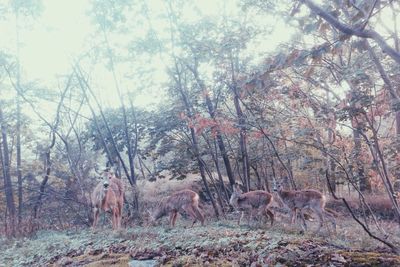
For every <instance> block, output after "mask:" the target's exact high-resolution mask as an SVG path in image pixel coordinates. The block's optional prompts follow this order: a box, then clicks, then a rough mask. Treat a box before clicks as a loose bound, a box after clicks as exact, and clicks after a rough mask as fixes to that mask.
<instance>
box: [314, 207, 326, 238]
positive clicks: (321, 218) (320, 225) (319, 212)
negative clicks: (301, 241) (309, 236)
mask: <svg viewBox="0 0 400 267" xmlns="http://www.w3.org/2000/svg"><path fill="white" fill-rule="evenodd" d="M313 210H314V212H315V213H316V214H317V215H318V220H319V225H318V229H317V231H315V233H316V234H317V233H319V231H320V230H321V227H322V225H323V223H324V216H323V215H322V213H323V212H322V210H321V209H313Z"/></svg>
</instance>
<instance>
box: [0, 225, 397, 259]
mask: <svg viewBox="0 0 400 267" xmlns="http://www.w3.org/2000/svg"><path fill="white" fill-rule="evenodd" d="M348 223H351V222H348ZM187 225H189V224H188V222H187V221H184V220H180V222H179V223H178V226H177V227H176V228H173V229H170V228H168V227H165V226H161V225H160V226H155V227H135V228H128V229H124V230H121V231H119V232H113V231H111V230H109V229H101V230H97V231H96V232H93V231H91V230H89V229H84V230H79V231H63V232H57V231H43V232H39V233H38V234H37V235H36V237H34V238H32V239H27V238H26V239H20V240H14V241H7V242H3V243H2V245H1V247H0V249H1V252H0V262H1V263H2V265H1V266H128V263H129V262H131V264H132V265H131V266H195V265H198V266H207V265H208V266H262V265H263V264H269V265H276V264H282V266H310V265H318V266H328V265H330V266H396V265H397V266H399V265H400V256H396V255H393V254H391V253H390V252H389V251H387V249H384V248H382V247H379V246H378V245H377V244H376V243H374V242H373V241H371V240H370V239H369V238H367V237H366V236H365V235H363V234H362V232H361V231H360V232H359V230H357V227H354V224H353V227H351V225H348V226H347V227H346V228H345V229H343V228H341V229H339V231H338V234H337V235H336V236H333V235H331V234H329V231H327V230H326V229H324V230H323V231H322V232H321V234H320V235H317V236H314V235H313V234H312V233H307V234H305V235H300V234H298V229H297V228H295V227H293V226H285V225H282V224H280V225H279V224H277V225H275V226H273V227H272V228H271V227H264V226H263V227H261V226H260V225H255V224H253V225H252V227H249V226H247V225H242V226H240V227H238V226H237V225H236V224H235V223H234V221H232V220H229V221H219V222H208V223H207V224H206V226H204V227H201V226H195V227H194V228H187ZM341 225H342V227H344V225H343V223H341ZM352 228H353V233H349V232H350V231H351V229H352ZM346 238H347V239H346ZM398 238H399V236H398ZM139 263H140V264H142V265H140V264H139Z"/></svg>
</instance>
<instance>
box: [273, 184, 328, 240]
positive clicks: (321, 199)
mask: <svg viewBox="0 0 400 267" xmlns="http://www.w3.org/2000/svg"><path fill="white" fill-rule="evenodd" d="M274 191H275V192H277V195H278V196H279V198H280V199H281V200H282V202H283V203H284V204H285V205H286V206H287V207H288V208H289V209H290V211H291V222H292V223H294V220H295V218H296V216H297V211H299V212H300V218H301V221H302V225H301V226H302V228H303V230H304V231H307V224H306V219H305V213H304V211H305V209H310V210H312V211H313V212H314V213H315V214H316V215H317V216H318V220H319V225H318V229H317V230H316V232H315V233H319V231H320V229H321V227H322V225H323V223H324V217H327V218H329V220H330V221H331V223H332V225H333V228H334V231H335V232H336V220H335V216H334V215H335V213H334V212H333V211H331V210H329V209H327V208H325V204H326V197H325V195H324V194H322V193H321V192H319V191H318V190H314V189H303V190H284V189H283V186H282V184H281V183H275V185H274Z"/></svg>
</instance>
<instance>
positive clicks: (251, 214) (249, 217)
mask: <svg viewBox="0 0 400 267" xmlns="http://www.w3.org/2000/svg"><path fill="white" fill-rule="evenodd" d="M250 220H253V210H252V209H250V216H248V217H247V224H248V225H249V226H250Z"/></svg>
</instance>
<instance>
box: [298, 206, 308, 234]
mask: <svg viewBox="0 0 400 267" xmlns="http://www.w3.org/2000/svg"><path fill="white" fill-rule="evenodd" d="M300 218H301V222H302V228H303V230H304V232H306V231H307V224H306V219H305V218H304V213H303V209H300Z"/></svg>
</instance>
